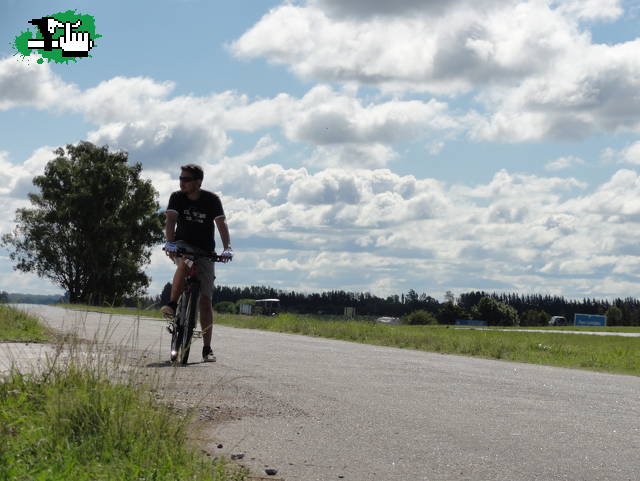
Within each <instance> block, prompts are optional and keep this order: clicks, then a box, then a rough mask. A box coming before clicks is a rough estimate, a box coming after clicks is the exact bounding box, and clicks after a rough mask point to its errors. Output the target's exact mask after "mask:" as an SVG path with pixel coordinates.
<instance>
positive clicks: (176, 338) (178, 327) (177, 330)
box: [171, 294, 186, 362]
mask: <svg viewBox="0 0 640 481" xmlns="http://www.w3.org/2000/svg"><path fill="white" fill-rule="evenodd" d="M185 297H186V296H185V295H184V294H182V295H181V296H180V298H179V299H178V305H177V307H176V315H175V318H174V319H175V321H174V327H173V333H172V334H171V362H176V361H177V360H178V358H179V354H180V346H181V345H182V335H183V333H184V324H185V322H184V320H183V319H185V315H186V312H185V311H186V309H185V306H186V303H185ZM174 353H175V354H174Z"/></svg>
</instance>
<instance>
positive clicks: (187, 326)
mask: <svg viewBox="0 0 640 481" xmlns="http://www.w3.org/2000/svg"><path fill="white" fill-rule="evenodd" d="M199 294H200V292H199V289H198V286H197V285H193V286H191V291H190V292H189V301H188V302H187V308H186V316H185V318H184V319H185V320H186V321H187V322H185V323H184V324H183V331H182V339H181V343H180V351H179V359H180V363H181V364H187V362H188V361H189V352H190V350H191V338H192V337H193V330H194V328H195V326H196V316H197V313H198V295H199Z"/></svg>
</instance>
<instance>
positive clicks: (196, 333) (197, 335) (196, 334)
mask: <svg viewBox="0 0 640 481" xmlns="http://www.w3.org/2000/svg"><path fill="white" fill-rule="evenodd" d="M193 338H194V339H202V331H193Z"/></svg>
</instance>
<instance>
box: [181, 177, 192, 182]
mask: <svg viewBox="0 0 640 481" xmlns="http://www.w3.org/2000/svg"><path fill="white" fill-rule="evenodd" d="M194 180H196V179H194V178H193V177H180V182H192V181H194Z"/></svg>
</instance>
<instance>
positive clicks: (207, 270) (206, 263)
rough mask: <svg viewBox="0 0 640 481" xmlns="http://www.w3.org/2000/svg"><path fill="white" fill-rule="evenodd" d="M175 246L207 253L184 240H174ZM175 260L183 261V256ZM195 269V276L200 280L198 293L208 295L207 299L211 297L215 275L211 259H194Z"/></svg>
mask: <svg viewBox="0 0 640 481" xmlns="http://www.w3.org/2000/svg"><path fill="white" fill-rule="evenodd" d="M176 246H177V247H183V248H185V249H188V250H190V251H192V252H195V253H196V254H198V253H200V254H209V253H208V252H205V251H203V250H202V249H199V248H197V247H194V246H192V245H189V244H188V243H187V242H185V241H176ZM176 261H177V262H184V258H182V257H178V258H176ZM196 269H197V277H198V280H199V281H200V295H201V296H205V297H208V298H209V300H210V301H211V299H213V281H214V280H215V278H216V276H215V274H214V268H213V261H212V260H211V259H207V258H203V257H201V258H199V259H196Z"/></svg>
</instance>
